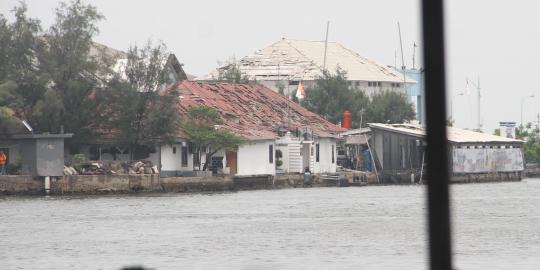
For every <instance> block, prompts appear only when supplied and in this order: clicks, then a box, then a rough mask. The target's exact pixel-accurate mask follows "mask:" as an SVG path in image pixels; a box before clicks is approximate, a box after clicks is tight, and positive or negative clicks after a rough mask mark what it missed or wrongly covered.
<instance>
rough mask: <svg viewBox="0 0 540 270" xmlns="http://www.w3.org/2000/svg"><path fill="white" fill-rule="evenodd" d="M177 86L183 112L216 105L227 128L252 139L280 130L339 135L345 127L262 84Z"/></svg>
mask: <svg viewBox="0 0 540 270" xmlns="http://www.w3.org/2000/svg"><path fill="white" fill-rule="evenodd" d="M177 89H178V91H179V93H180V102H179V109H180V111H181V112H183V113H185V112H186V111H187V110H188V109H189V108H190V107H193V106H203V105H204V106H209V107H213V108H215V109H217V110H218V111H219V112H220V113H221V116H222V118H223V120H224V124H223V126H224V128H227V129H228V130H230V131H231V132H233V133H236V134H237V135H240V136H243V137H245V138H246V139H249V140H264V139H276V138H277V137H278V131H280V130H288V131H291V132H293V131H296V130H298V131H299V132H303V133H305V132H308V133H311V134H312V135H313V136H315V137H336V136H337V134H338V133H339V132H342V131H345V129H343V128H341V127H340V126H338V125H335V124H332V123H330V122H329V121H327V120H325V119H324V118H322V117H321V116H319V115H317V114H315V113H313V112H310V111H308V110H307V109H305V108H304V107H302V106H300V105H299V104H297V103H294V102H292V101H290V100H289V99H287V97H285V96H283V95H281V94H278V93H276V92H274V91H272V90H271V89H269V88H267V87H264V86H262V85H250V84H229V83H201V82H193V81H182V82H180V83H179V84H178V85H177Z"/></svg>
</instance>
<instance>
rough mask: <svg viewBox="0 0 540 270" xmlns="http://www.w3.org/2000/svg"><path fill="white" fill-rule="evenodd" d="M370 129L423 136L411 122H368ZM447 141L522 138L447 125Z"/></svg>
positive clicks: (467, 141) (422, 129) (509, 141)
mask: <svg viewBox="0 0 540 270" xmlns="http://www.w3.org/2000/svg"><path fill="white" fill-rule="evenodd" d="M369 127H370V128H371V129H382V130H388V131H393V132H397V133H402V134H406V135H411V136H415V137H422V138H423V137H425V134H426V133H425V128H424V127H423V126H419V125H411V124H378V123H372V124H369ZM447 132H448V141H450V142H453V143H493V142H497V143H523V141H522V140H516V139H511V138H506V137H502V136H497V135H491V134H487V133H481V132H475V131H471V130H466V129H461V128H456V127H447Z"/></svg>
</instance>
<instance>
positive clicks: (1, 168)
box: [0, 150, 7, 175]
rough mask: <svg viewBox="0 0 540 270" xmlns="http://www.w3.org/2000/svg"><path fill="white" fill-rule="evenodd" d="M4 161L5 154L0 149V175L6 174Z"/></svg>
mask: <svg viewBox="0 0 540 270" xmlns="http://www.w3.org/2000/svg"><path fill="white" fill-rule="evenodd" d="M6 161H7V156H6V154H4V151H1V150H0V175H4V174H6Z"/></svg>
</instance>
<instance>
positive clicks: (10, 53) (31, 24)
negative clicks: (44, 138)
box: [0, 2, 49, 134]
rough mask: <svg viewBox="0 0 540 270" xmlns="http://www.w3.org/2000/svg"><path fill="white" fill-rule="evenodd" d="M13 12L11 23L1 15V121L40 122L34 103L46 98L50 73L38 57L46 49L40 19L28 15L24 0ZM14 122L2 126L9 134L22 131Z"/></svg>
mask: <svg viewBox="0 0 540 270" xmlns="http://www.w3.org/2000/svg"><path fill="white" fill-rule="evenodd" d="M12 13H13V15H14V21H13V22H12V23H8V22H7V20H6V19H5V18H3V16H1V15H0V108H3V111H4V113H3V116H2V117H3V120H2V121H4V122H6V121H7V122H10V123H12V125H13V124H14V123H15V122H19V121H20V120H21V119H28V120H30V122H37V121H33V118H34V111H35V108H34V107H35V105H36V104H37V102H38V101H39V100H41V99H42V98H43V96H44V94H45V92H46V84H47V82H48V81H49V77H48V76H47V74H46V73H45V72H43V71H42V70H41V62H40V61H37V59H38V56H39V55H41V53H42V52H43V41H42V39H40V38H39V35H40V34H41V26H40V22H39V20H37V19H32V18H29V17H28V16H27V15H26V13H27V7H26V4H25V3H24V2H21V3H20V4H19V5H18V6H16V7H15V8H14V9H13V10H12ZM7 112H9V113H7ZM12 125H9V128H6V127H7V126H4V127H3V130H4V132H6V134H7V133H9V134H13V133H16V132H19V130H13V128H16V127H17V125H14V126H12ZM18 126H20V125H18ZM38 128H39V127H38Z"/></svg>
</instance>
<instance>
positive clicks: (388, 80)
mask: <svg viewBox="0 0 540 270" xmlns="http://www.w3.org/2000/svg"><path fill="white" fill-rule="evenodd" d="M235 64H236V65H237V66H238V68H239V70H240V71H241V72H242V73H244V74H246V75H247V76H248V77H249V78H250V79H255V80H257V81H258V82H259V83H260V84H262V85H264V86H266V87H269V88H271V89H273V90H274V91H278V86H277V85H278V84H280V83H281V84H283V85H285V89H284V92H285V93H288V92H292V91H294V90H296V87H292V86H291V87H288V86H290V85H296V84H298V82H300V81H301V82H302V84H303V85H304V86H306V87H310V86H312V85H313V84H314V83H315V80H316V79H317V78H318V77H320V76H321V75H322V73H323V70H324V69H326V70H328V71H329V72H331V73H333V72H335V70H336V69H337V68H338V67H339V68H341V69H343V70H344V71H346V72H347V80H348V81H349V83H350V85H351V87H355V88H357V89H360V90H363V91H365V92H366V94H368V95H371V94H373V93H376V92H377V91H381V90H390V91H400V92H403V93H405V85H404V84H414V83H416V82H415V81H414V80H413V79H411V78H407V77H404V76H403V74H402V73H400V72H398V71H396V70H394V69H393V68H391V67H388V66H386V65H382V64H378V63H377V62H375V61H373V60H371V59H368V58H365V57H363V56H360V55H359V54H358V53H356V52H354V51H352V50H350V49H347V48H345V47H344V46H343V45H341V44H339V43H337V42H328V44H327V46H326V61H325V42H324V41H305V40H292V39H281V40H279V41H278V42H275V43H274V44H272V45H270V46H268V47H266V48H264V49H261V50H258V51H256V52H255V53H253V54H251V55H248V56H246V57H243V58H241V59H240V60H238V62H236V63H235ZM230 66H231V65H230V64H228V65H225V66H223V67H219V68H218V69H216V70H214V71H212V72H211V73H210V74H208V75H206V76H204V77H201V78H199V79H200V80H211V79H213V78H217V77H218V75H219V72H220V71H224V70H227V69H228V68H230Z"/></svg>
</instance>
